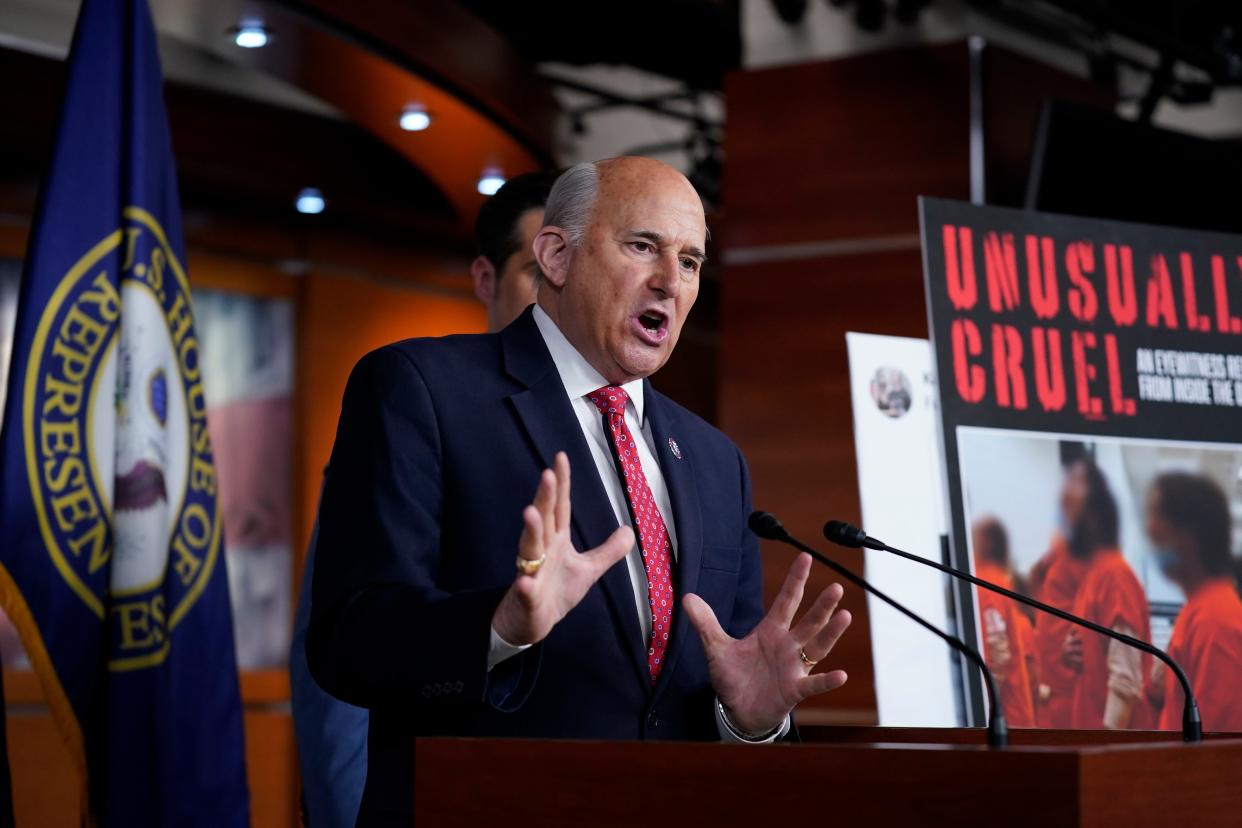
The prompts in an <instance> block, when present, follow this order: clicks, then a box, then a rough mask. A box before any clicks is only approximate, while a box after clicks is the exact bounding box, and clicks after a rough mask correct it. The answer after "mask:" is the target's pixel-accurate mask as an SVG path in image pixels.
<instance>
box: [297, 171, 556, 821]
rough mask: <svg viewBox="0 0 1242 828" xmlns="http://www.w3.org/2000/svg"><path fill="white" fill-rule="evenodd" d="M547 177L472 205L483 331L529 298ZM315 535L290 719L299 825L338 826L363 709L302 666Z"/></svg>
mask: <svg viewBox="0 0 1242 828" xmlns="http://www.w3.org/2000/svg"><path fill="white" fill-rule="evenodd" d="M554 181H556V174H555V173H552V172H533V173H526V174H524V175H519V176H516V177H515V178H511V179H509V181H507V182H505V185H504V186H503V187H501V188H500V189H499V190H498V191H497V192H496V194H495V195H493V196H492V197H491V198H489V199H488V200H487V201H485V202H483V206H482V207H481V208H480V209H479V215H478V218H477V219H476V220H475V225H474V237H475V244H476V246H477V248H478V256H477V257H476V258H475V259H474V261H473V262H472V263H471V265H470V276H471V279H472V281H473V283H474V293H475V296H477V297H478V299H479V301H480V302H482V303H483V305H484V306H485V307H486V308H487V329H488V330H489V331H492V332H495V331H499V330H500V329H501V328H503V327H504V326H505V325H508V324H509V323H510V322H512V321H513V320H514V319H516V318H517V316H518V314H520V313H521V312H522V311H524V310H525V309H526V308H527V307H528V306H529V305H530V304H531V303H533V302H534V301H535V278H536V274H537V272H538V266H537V265H536V263H535V254H534V248H533V246H534V241H535V235H536V234H537V233H538V232H539V228H540V227H542V226H543V207H544V205H545V204H546V203H547V201H548V193H549V192H550V191H551V190H552V183H553V182H554ZM318 534H319V523H318V521H316V522H315V529H314V531H313V532H312V534H311V542H310V549H309V550H308V551H307V556H306V568H305V574H304V575H303V578H302V591H301V598H300V600H299V601H298V611H297V615H296V617H295V619H294V625H293V641H292V646H291V649H290V653H289V678H290V682H291V685H292V687H291V689H292V697H293V699H292V701H293V723H294V729H295V732H296V735H297V744H298V764H299V766H300V768H301V772H302V804H303V816H304V819H305V823H306V825H308V826H309V828H346V826H350V825H353V824H354V821H355V820H356V818H357V814H358V805H359V803H360V802H361V801H362V789H363V785H364V783H365V781H366V776H367V724H368V720H369V715H368V713H367V711H366V709H365V708H361V707H355V706H353V705H351V704H346V703H345V702H343V701H339V700H338V699H335V698H333V697H332V696H329V695H328V694H327V693H325V692H324V691H323V690H321V689H320V688H319V685H317V684H315V681H314V679H312V678H311V675H310V671H309V670H308V669H307V666H306V629H307V626H308V625H309V623H310V603H311V602H310V598H311V587H310V585H311V578H312V571H313V565H314V551H315V539H316V537H317V536H318Z"/></svg>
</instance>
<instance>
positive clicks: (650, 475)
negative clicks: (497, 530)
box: [487, 305, 789, 742]
mask: <svg viewBox="0 0 1242 828" xmlns="http://www.w3.org/2000/svg"><path fill="white" fill-rule="evenodd" d="M534 315H535V324H536V325H537V326H538V328H539V333H540V334H541V335H542V336H543V341H544V344H545V345H547V347H548V352H549V353H551V355H552V362H553V363H554V364H555V365H556V371H557V373H558V374H560V377H561V384H562V385H563V386H564V387H565V393H566V395H567V396H568V397H569V402H570V404H571V405H573V409H574V414H576V415H577V417H578V425H579V426H580V427H581V428H582V434H583V436H584V437H586V442H587V445H588V446H589V447H590V449H591V457H592V459H594V460H595V470H596V472H597V473H598V474H599V477H600V481H601V482H602V483H603V484H604V491H605V492H607V494H608V502H609V503H611V504H612V511H613V514H614V515H616V518H617V524H618V525H620V526H631V525H633V524H632V521H631V519H630V509H629V504H628V503H626V499H625V489H624V488H623V487H622V485H621V478H620V477H619V476H618V474H617V466H616V462H615V461H614V459H613V454H612V447H611V445H610V444H609V438H608V437H607V436H605V434H604V420H603V415H602V414H600V411H599V409H598V408H596V407H595V403H593V402H591V401H590V400H589V399H587V395H588V394H590V393H591V392H592V391H596V390H598V389H600V388H603V387H604V386H606V385H608V384H609V383H608V381H607V380H606V379H604V377H603V376H602V375H601V374H600V373H599V371H596V370H595V368H593V367H592V366H591V364H590V363H589V362H587V361H586V359H585V358H584V357H583V356H582V354H580V353H578V350H577V349H576V348H574V346H573V345H571V344H570V343H569V340H568V339H566V338H565V335H564V334H563V333H561V329H560V328H558V327H557V326H556V323H555V322H553V321H552V318H551V317H550V316H548V314H547V313H546V312H545V311H544V310H543V308H541V307H539V306H538V305H535V309H534ZM621 388H623V389H624V390H625V393H626V394H627V395H629V401H628V402H627V403H626V405H625V424H626V426H628V427H629V430H630V433H631V434H641V435H642V437H643V439H641V440H636V441H635V442H636V444H637V447H638V459H639V462H640V463H641V464H642V468H643V475H644V476H645V477H646V478H647V485H648V487H649V488H650V489H651V496H652V497H653V498H654V499H655V503H656V507H657V508H658V509H659V510H660V516H661V517H663V518H664V525H665V526H666V527H668V535H669V541H670V543H671V546H672V553H673V561H674V562H675V561H676V560H677V529H676V526H675V524H674V523H673V509H672V502H671V501H670V500H669V495H668V486H667V485H666V484H665V482H664V473H663V472H662V471H661V470H660V464H659V462H658V461H657V460H656V457H655V448H654V439H653V438H652V435H651V424H650V423H648V422H647V418H646V416H644V409H643V381H642V380H641V379H639V380H634V381H632V382H627V383H625V384H624V385H622V386H621ZM625 563H626V568H627V569H629V572H630V583H631V584H632V585H633V588H634V607H635V609H636V610H637V613H638V622H639V624H640V626H641V628H642V640H643V641H647V640H648V639H649V638H650V637H651V605H650V603H649V601H648V597H647V571H646V568H645V567H644V566H643V557H642V551H641V550H640V549H639V548H638V541H637V538H636V539H635V542H634V546H633V548H632V549H631V550H630V553H629V555H628V556H627V557H626V560H625ZM678 611H681V610H680V609H678ZM527 646H530V645H526V646H521V647H519V646H515V645H513V644H510V643H509V642H507V641H505V640H504V639H503V638H501V637H500V636H499V635H498V634H497V633H496V630H495V629H493V630H492V639H491V649H490V651H489V652H488V659H487V665H488V669H489V670H490V669H491V668H492V667H494V666H496V665H497V664H499V663H500V662H502V661H504V660H505V659H507V658H509V657H511V656H513V655H515V654H517V653H519V652H521V651H522V650H524V649H526V647H527ZM715 709H716V726H717V729H718V730H719V732H720V737H721V739H724V740H725V741H743V742H770V741H774V740H776V739H779V738H780V737H781V736H783V735H784V734H785V733H786V732H788V730H789V719H788V717H786V719H785V722H784V724H782V725H781V727H780V728H779V729H778V730H776V731H775V732H774V733H772V734H770V735H768V736H766V738H761V739H748V738H746V737H744V736H742V735H741V734H740V733H738V732H737V730H736V727H735V726H733V725H732V723H730V722H727V721H726V720H725V719H724V717H723V716H722V713H721V707H720V705H719V704H717V705H716V706H715Z"/></svg>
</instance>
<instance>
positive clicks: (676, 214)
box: [535, 157, 707, 383]
mask: <svg viewBox="0 0 1242 828" xmlns="http://www.w3.org/2000/svg"><path fill="white" fill-rule="evenodd" d="M544 224H545V226H544V228H543V229H542V230H541V231H540V234H539V236H538V237H536V239H535V257H536V259H537V260H538V262H539V266H540V270H541V271H542V272H543V274H544V275H545V276H546V277H547V278H546V279H545V280H544V282H543V283H542V284H541V285H540V289H539V304H540V306H541V307H542V308H543V309H544V310H545V311H547V313H548V315H549V316H551V317H552V318H553V320H554V321H556V323H557V325H558V326H559V327H560V329H561V331H562V332H563V333H564V334H565V335H566V338H568V339H569V341H570V343H571V344H573V345H574V347H575V348H577V349H578V351H579V353H581V354H582V355H583V356H584V357H585V358H586V359H587V361H588V362H590V363H591V365H592V366H593V367H595V368H596V370H598V371H599V372H600V373H601V374H603V375H604V377H605V378H606V379H607V380H608V381H609V382H610V383H622V382H628V381H630V380H633V379H637V378H639V377H645V376H648V375H650V374H652V373H654V372H655V371H656V370H658V369H659V368H660V367H661V366H663V365H664V363H665V362H666V361H667V360H668V357H669V356H670V355H671V354H672V351H673V348H674V346H675V345H676V343H677V339H678V337H679V335H680V333H681V326H682V323H684V321H685V317H686V314H688V313H689V311H690V307H691V306H692V305H693V304H694V300H695V298H696V297H697V296H698V282H699V269H700V267H701V265H702V263H703V260H704V258H705V249H706V246H707V223H706V219H705V217H704V215H703V205H702V202H701V201H700V200H699V196H698V194H697V193H696V192H695V190H694V187H693V186H691V184H690V182H689V181H688V180H686V177H685V176H684V175H682V174H681V173H680V172H678V171H677V170H676V169H674V168H672V167H670V166H669V165H667V164H665V163H663V162H661V161H656V160H654V159H650V158H636V157H626V158H611V159H608V160H605V161H598V162H594V163H587V164H578V165H576V166H574V167H571V168H570V169H569V170H567V171H566V172H565V173H564V174H562V175H561V177H560V178H559V179H557V182H556V184H555V185H554V186H553V188H552V193H551V195H550V196H549V198H548V206H547V210H546V212H545V216H544Z"/></svg>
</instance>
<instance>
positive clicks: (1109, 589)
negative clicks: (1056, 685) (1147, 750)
mask: <svg viewBox="0 0 1242 828" xmlns="http://www.w3.org/2000/svg"><path fill="white" fill-rule="evenodd" d="M1071 612H1073V613H1074V614H1075V615H1078V616H1081V617H1082V618H1086V619H1087V620H1088V621H1094V622H1095V623H1097V624H1099V625H1100V626H1102V627H1108V628H1109V629H1116V628H1117V627H1128V628H1129V629H1130V630H1131V631H1132V634H1133V635H1134V637H1135V638H1140V639H1142V640H1143V641H1151V615H1150V611H1149V610H1148V607H1147V596H1146V594H1144V592H1143V586H1142V584H1140V583H1139V580H1138V578H1136V577H1135V575H1134V570H1132V569H1130V565H1129V564H1128V563H1126V560H1125V558H1123V557H1122V556H1121V552H1120V551H1119V550H1117V549H1104V550H1100V551H1098V552H1096V553H1095V554H1093V555H1092V556H1091V558H1090V560H1089V561H1087V569H1086V572H1085V573H1084V574H1083V578H1082V584H1081V586H1080V587H1079V589H1078V597H1077V598H1076V599H1075V600H1074V608H1073V609H1072V610H1071ZM1078 635H1079V637H1080V638H1081V639H1082V656H1083V671H1082V675H1081V676H1079V677H1078V680H1077V681H1076V682H1075V683H1074V694H1073V701H1072V714H1071V719H1070V726H1071V727H1074V728H1077V729H1086V730H1091V729H1099V728H1102V727H1103V726H1104V706H1105V704H1106V703H1107V701H1108V679H1109V671H1108V648H1109V643H1110V642H1111V639H1109V638H1106V637H1105V636H1102V635H1098V634H1096V633H1093V632H1091V631H1090V630H1080V631H1079V632H1078ZM1123 646H1124V645H1123ZM1139 662H1140V665H1141V666H1140V669H1139V672H1138V676H1139V678H1140V680H1142V679H1143V678H1145V677H1146V676H1147V675H1148V674H1149V673H1150V672H1151V656H1149V655H1147V654H1146V653H1144V654H1142V656H1141V658H1140V659H1139ZM1138 693H1139V695H1138V699H1137V700H1136V701H1135V705H1134V708H1133V712H1132V714H1131V720H1130V722H1129V724H1128V726H1129V727H1131V728H1134V727H1144V726H1146V727H1150V726H1151V724H1152V723H1151V722H1149V721H1146V718H1147V716H1146V715H1145V714H1146V712H1147V707H1146V705H1144V704H1142V699H1143V692H1142V687H1141V686H1140V687H1139V688H1138Z"/></svg>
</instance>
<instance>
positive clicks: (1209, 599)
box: [1144, 472, 1242, 731]
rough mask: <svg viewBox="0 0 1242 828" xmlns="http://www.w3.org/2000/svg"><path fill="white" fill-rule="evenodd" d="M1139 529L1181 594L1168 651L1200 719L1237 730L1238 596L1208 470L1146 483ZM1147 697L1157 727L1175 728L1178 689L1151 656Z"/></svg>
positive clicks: (1241, 616)
mask: <svg viewBox="0 0 1242 828" xmlns="http://www.w3.org/2000/svg"><path fill="white" fill-rule="evenodd" d="M1144 530H1145V531H1146V532H1147V537H1148V538H1149V539H1150V540H1151V544H1152V548H1153V551H1154V554H1155V557H1156V562H1157V565H1158V566H1159V567H1160V570H1161V572H1163V573H1164V575H1165V576H1167V577H1168V578H1169V579H1170V580H1172V581H1173V582H1174V583H1176V584H1177V586H1178V589H1180V590H1181V591H1182V593H1183V594H1184V595H1185V596H1186V603H1185V604H1184V605H1183V607H1182V610H1181V612H1180V613H1179V614H1178V616H1177V621H1176V622H1174V625H1173V637H1172V638H1171V639H1170V641H1169V647H1168V653H1169V655H1170V656H1171V657H1172V658H1173V659H1174V660H1175V661H1176V662H1177V663H1178V664H1179V665H1181V668H1182V669H1183V670H1185V671H1186V675H1187V677H1189V679H1190V684H1191V686H1192V687H1194V690H1195V695H1196V696H1197V698H1198V702H1199V711H1200V714H1201V715H1202V716H1203V719H1204V721H1207V722H1210V723H1211V726H1212V728H1213V729H1218V730H1227V731H1242V600H1239V598H1238V589H1237V587H1238V585H1237V582H1236V581H1235V580H1234V576H1233V556H1232V555H1231V554H1230V550H1231V549H1232V547H1233V534H1234V533H1233V520H1232V518H1231V516H1230V510H1229V501H1228V500H1226V499H1225V495H1224V493H1223V492H1222V491H1221V489H1220V486H1219V485H1217V484H1216V483H1215V482H1214V481H1213V480H1212V479H1211V478H1208V477H1204V476H1203V475H1198V474H1189V473H1186V472H1167V473H1164V474H1161V475H1160V476H1158V477H1157V478H1156V479H1155V480H1153V481H1152V484H1151V488H1150V489H1149V490H1148V494H1147V503H1146V508H1145V510H1144ZM1147 698H1148V700H1149V701H1150V703H1151V705H1152V708H1153V711H1154V713H1155V715H1156V716H1157V721H1158V723H1159V727H1160V728H1161V729H1163V730H1179V729H1180V728H1181V717H1182V703H1183V696H1182V689H1181V687H1180V686H1179V685H1178V684H1177V682H1176V681H1175V679H1174V677H1173V676H1172V675H1171V674H1169V671H1168V669H1167V668H1166V667H1165V666H1164V665H1163V664H1161V663H1159V662H1157V663H1156V664H1155V665H1154V666H1153V667H1152V673H1151V678H1150V680H1149V681H1148V683H1147Z"/></svg>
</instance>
